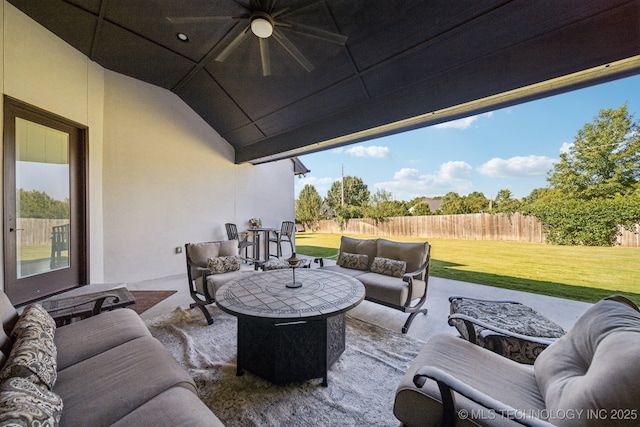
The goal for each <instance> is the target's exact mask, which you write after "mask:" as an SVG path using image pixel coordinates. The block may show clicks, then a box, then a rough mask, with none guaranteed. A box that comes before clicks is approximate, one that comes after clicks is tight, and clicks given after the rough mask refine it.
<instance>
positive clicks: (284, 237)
mask: <svg viewBox="0 0 640 427" xmlns="http://www.w3.org/2000/svg"><path fill="white" fill-rule="evenodd" d="M295 228H296V225H295V223H294V222H293V221H282V225H281V226H280V230H273V231H272V233H273V235H274V237H270V238H269V242H268V243H269V244H271V243H275V244H276V247H277V249H276V251H277V252H276V254H277V255H275V256H276V257H278V258H280V257H281V256H282V242H289V245H290V246H291V253H294V252H295V249H294V247H293V233H294V231H295Z"/></svg>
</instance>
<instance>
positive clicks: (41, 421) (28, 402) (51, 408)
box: [0, 378, 63, 427]
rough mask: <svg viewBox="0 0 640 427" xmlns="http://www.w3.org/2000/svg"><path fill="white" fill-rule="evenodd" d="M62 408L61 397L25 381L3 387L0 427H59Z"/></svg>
mask: <svg viewBox="0 0 640 427" xmlns="http://www.w3.org/2000/svg"><path fill="white" fill-rule="evenodd" d="M62 407H63V404H62V399H61V398H60V396H58V395H57V394H55V393H53V392H51V391H49V390H46V389H43V388H42V387H38V386H37V385H35V384H34V383H32V382H31V381H28V380H26V379H24V378H9V379H8V380H6V381H4V382H3V383H2V384H1V385H0V426H36V425H37V426H42V427H53V426H57V425H58V423H59V422H60V417H61V415H62Z"/></svg>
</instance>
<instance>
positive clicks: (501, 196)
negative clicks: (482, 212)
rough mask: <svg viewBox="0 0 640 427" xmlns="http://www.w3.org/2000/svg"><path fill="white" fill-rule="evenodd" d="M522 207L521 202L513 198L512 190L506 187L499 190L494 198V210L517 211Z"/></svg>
mask: <svg viewBox="0 0 640 427" xmlns="http://www.w3.org/2000/svg"><path fill="white" fill-rule="evenodd" d="M519 207H520V202H519V201H518V200H517V199H514V198H513V193H511V190H509V189H507V188H505V189H502V190H499V191H498V194H497V195H496V199H495V200H494V204H493V210H494V211H496V212H516V211H517V210H518V208H519Z"/></svg>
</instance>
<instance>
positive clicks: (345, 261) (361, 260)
mask: <svg viewBox="0 0 640 427" xmlns="http://www.w3.org/2000/svg"><path fill="white" fill-rule="evenodd" d="M336 264H338V265H339V266H340V267H344V268H350V269H352V270H366V269H367V265H368V264H369V257H368V256H367V255H366V254H352V253H349V252H340V256H339V257H338V262H337V263H336Z"/></svg>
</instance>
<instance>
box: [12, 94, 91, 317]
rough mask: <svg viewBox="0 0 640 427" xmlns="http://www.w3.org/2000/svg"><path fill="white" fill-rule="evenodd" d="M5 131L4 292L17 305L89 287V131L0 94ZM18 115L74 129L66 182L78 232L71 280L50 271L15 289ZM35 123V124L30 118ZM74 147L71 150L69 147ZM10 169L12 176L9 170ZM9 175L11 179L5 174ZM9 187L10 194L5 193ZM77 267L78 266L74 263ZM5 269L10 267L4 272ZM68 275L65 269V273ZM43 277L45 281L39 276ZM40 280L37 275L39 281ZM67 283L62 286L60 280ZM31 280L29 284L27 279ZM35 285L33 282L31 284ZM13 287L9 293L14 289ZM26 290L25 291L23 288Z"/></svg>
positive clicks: (73, 223) (62, 273) (72, 259)
mask: <svg viewBox="0 0 640 427" xmlns="http://www.w3.org/2000/svg"><path fill="white" fill-rule="evenodd" d="M3 112H4V117H3V123H4V129H3V134H4V135H3V226H4V230H3V233H2V235H3V249H4V254H3V255H4V256H3V262H4V269H3V270H4V282H3V288H4V292H5V293H6V294H7V296H8V297H9V298H10V299H11V301H12V303H13V304H14V305H16V306H19V305H23V304H27V303H29V302H32V301H35V300H39V299H42V298H45V297H47V296H50V295H54V294H57V293H60V292H64V291H66V290H69V289H73V288H76V287H80V286H84V285H87V284H88V283H89V277H90V276H89V260H90V258H89V247H90V245H89V191H88V190H89V188H88V185H89V150H88V148H89V144H88V128H87V126H85V125H82V124H79V123H76V122H74V121H72V120H69V119H67V118H64V117H61V116H58V115H56V114H53V113H51V112H48V111H46V110H43V109H41V108H38V107H35V106H33V105H30V104H27V103H24V102H22V101H20V100H17V99H15V98H11V97H9V96H7V95H4V111H3ZM16 117H22V118H24V119H26V120H30V121H34V122H37V123H41V124H43V125H45V126H49V127H54V128H55V126H52V124H56V123H57V124H58V125H62V126H67V127H71V128H74V130H73V133H75V134H76V136H77V144H70V149H69V182H70V191H71V193H70V200H71V201H72V204H71V205H72V206H71V211H70V220H71V222H72V232H75V233H77V238H74V239H73V240H74V242H75V244H74V246H73V248H74V249H73V254H72V250H70V251H69V259H70V267H71V268H77V275H76V273H75V272H73V274H72V276H73V277H72V278H71V280H69V278H67V277H66V276H64V274H65V269H62V270H54V271H51V272H48V273H44V274H41V275H36V276H32V277H31V278H23V279H19V280H22V281H23V283H25V284H26V286H25V289H20V288H19V287H14V285H15V284H16V283H17V282H18V279H17V274H16V268H15V265H16V262H17V260H16V252H15V250H14V249H15V247H14V246H15V244H12V240H11V239H13V241H14V242H15V237H14V236H11V233H15V231H10V228H15V221H16V218H13V216H15V212H10V211H12V210H14V209H15V203H16V200H15V184H16V183H15V118H16ZM34 119H35V120H34ZM72 145H73V147H71V146H72ZM11 171H14V173H13V174H11V173H10V172H11ZM7 175H9V176H7ZM8 189H12V190H10V191H9V190H8ZM73 201H76V202H77V203H75V204H74V203H73ZM76 264H77V267H74V265H76ZM7 267H9V268H7ZM66 272H67V274H68V273H69V271H66ZM45 275H47V278H46V279H43V280H39V279H42V276H45ZM38 276H41V277H40V278H38ZM63 276H64V279H66V282H65V281H64V279H63ZM29 279H30V280H29ZM32 282H33V283H32ZM39 282H41V284H44V283H46V284H47V285H46V287H42V288H41V287H40V286H39V285H38V283H39ZM12 288H13V289H12ZM27 288H28V289H27Z"/></svg>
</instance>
